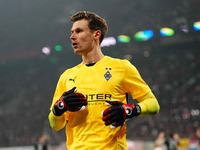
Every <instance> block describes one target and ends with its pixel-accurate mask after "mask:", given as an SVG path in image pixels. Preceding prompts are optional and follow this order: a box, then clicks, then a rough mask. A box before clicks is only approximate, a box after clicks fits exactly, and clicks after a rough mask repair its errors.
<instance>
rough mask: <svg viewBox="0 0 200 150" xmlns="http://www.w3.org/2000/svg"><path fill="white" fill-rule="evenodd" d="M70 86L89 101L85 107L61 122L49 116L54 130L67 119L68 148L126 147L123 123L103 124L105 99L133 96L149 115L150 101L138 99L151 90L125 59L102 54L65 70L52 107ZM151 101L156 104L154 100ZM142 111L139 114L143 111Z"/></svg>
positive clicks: (105, 149) (108, 149)
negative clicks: (100, 57) (90, 62)
mask: <svg viewBox="0 0 200 150" xmlns="http://www.w3.org/2000/svg"><path fill="white" fill-rule="evenodd" d="M106 79H107V80H106ZM73 87H77V89H78V91H77V92H80V93H84V94H85V95H86V97H87V100H88V105H87V106H86V109H85V110H81V111H78V112H67V113H65V114H64V115H63V116H64V117H61V121H58V120H56V119H55V117H53V116H51V117H49V118H50V120H51V122H52V121H53V122H54V123H51V124H53V126H54V129H59V128H60V127H62V126H65V124H66V120H68V123H67V125H66V134H67V147H68V149H69V150H75V149H78V150H90V149H95V150H124V149H126V126H125V125H124V126H123V127H122V128H120V127H118V128H115V129H110V126H105V125H104V122H103V121H102V115H101V112H102V111H103V110H105V109H106V108H108V107H109V106H106V105H105V101H106V100H118V101H121V102H122V103H127V102H126V93H129V94H130V95H132V97H133V98H134V99H137V98H140V101H141V103H143V104H142V106H141V107H142V109H143V108H144V110H145V111H146V110H147V108H148V113H149V114H152V113H151V107H148V105H149V104H150V103H149V102H147V103H145V101H146V100H143V99H142V98H141V97H143V96H145V95H147V93H151V90H150V88H149V87H148V85H147V84H146V83H145V82H144V81H143V80H142V78H141V76H140V75H139V73H138V71H137V69H136V68H135V67H134V66H133V65H132V64H131V63H130V62H129V61H127V60H120V59H114V58H111V57H108V56H105V57H104V58H103V59H101V60H100V61H99V62H97V63H96V64H95V65H94V66H90V67H87V66H86V65H84V64H83V63H81V64H79V65H77V66H76V67H74V68H71V69H68V70H66V71H65V72H64V73H63V74H62V75H61V76H60V79H59V81H58V84H57V87H56V91H55V95H54V98H53V102H52V106H51V110H52V107H53V105H54V103H55V102H56V101H57V100H58V99H59V98H60V96H61V95H62V94H63V92H65V91H66V90H69V89H71V88H73ZM148 101H149V100H148ZM154 101H155V102H154ZM154 101H153V102H154V103H155V105H157V100H156V99H155V100H154ZM143 105H144V106H143ZM151 105H154V104H151ZM145 111H143V110H142V113H144V114H145ZM153 111H154V112H155V110H153ZM145 115H147V114H145ZM56 126H58V127H56Z"/></svg>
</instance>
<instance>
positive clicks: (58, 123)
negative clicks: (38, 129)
mask: <svg viewBox="0 0 200 150" xmlns="http://www.w3.org/2000/svg"><path fill="white" fill-rule="evenodd" d="M49 123H50V125H51V127H52V128H53V129H54V130H56V131H58V130H60V129H62V128H64V127H65V125H66V120H65V117H64V115H61V116H55V115H54V114H53V112H52V111H51V112H50V113H49Z"/></svg>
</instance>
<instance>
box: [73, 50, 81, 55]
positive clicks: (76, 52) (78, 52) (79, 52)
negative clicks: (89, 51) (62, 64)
mask: <svg viewBox="0 0 200 150" xmlns="http://www.w3.org/2000/svg"><path fill="white" fill-rule="evenodd" d="M74 54H77V55H82V52H81V51H80V50H74Z"/></svg>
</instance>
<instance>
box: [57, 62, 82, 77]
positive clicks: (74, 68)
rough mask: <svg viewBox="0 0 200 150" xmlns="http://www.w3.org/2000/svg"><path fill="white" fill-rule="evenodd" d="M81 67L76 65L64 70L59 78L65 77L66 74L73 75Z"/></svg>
mask: <svg viewBox="0 0 200 150" xmlns="http://www.w3.org/2000/svg"><path fill="white" fill-rule="evenodd" d="M82 66H83V64H82V63H80V64H78V65H76V66H74V67H72V68H68V69H67V70H65V71H64V72H63V73H62V74H61V77H62V76H65V75H67V74H71V73H73V72H74V71H76V70H77V69H79V68H81V67H82Z"/></svg>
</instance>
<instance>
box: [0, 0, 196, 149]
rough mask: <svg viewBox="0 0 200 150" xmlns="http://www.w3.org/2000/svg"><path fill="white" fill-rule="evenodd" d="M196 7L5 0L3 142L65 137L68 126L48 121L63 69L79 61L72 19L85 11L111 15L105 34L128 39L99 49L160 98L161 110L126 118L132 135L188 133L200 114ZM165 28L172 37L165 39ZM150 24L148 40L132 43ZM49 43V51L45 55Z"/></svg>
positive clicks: (187, 2)
mask: <svg viewBox="0 0 200 150" xmlns="http://www.w3.org/2000/svg"><path fill="white" fill-rule="evenodd" d="M199 7H200V1H199V0H181V1H180V0H173V1H169V0H162V1H160V0H134V1H132V0H127V1H120V0H114V1H106V0H101V1H94V0H79V1H78V0H77V1H70V0H58V1H55V0H42V1H41V0H0V91H1V92H0V146H18V145H32V144H34V143H35V142H36V141H37V139H38V137H39V136H40V135H41V134H42V133H44V134H46V135H48V142H49V143H51V144H57V143H59V142H60V141H65V133H64V132H65V131H64V130H61V131H58V132H55V131H53V130H52V129H51V128H50V126H49V123H48V119H47V118H48V113H49V107H50V105H51V102H52V97H53V94H54V90H55V88H56V84H57V81H58V78H59V76H60V74H61V73H62V72H64V71H65V70H66V69H67V68H70V67H72V66H74V65H76V64H78V63H80V62H81V56H76V55H74V53H73V49H72V48H71V46H70V44H71V43H70V38H69V37H70V29H71V26H72V23H71V22H70V21H69V17H70V16H71V15H73V14H74V13H75V12H77V11H81V10H87V11H92V12H95V13H97V14H99V15H100V16H101V17H103V18H105V19H106V21H107V23H108V26H109V31H108V34H107V37H110V36H112V37H115V38H117V36H118V35H122V34H124V35H128V36H130V37H131V42H130V43H124V44H122V43H121V44H120V43H117V44H116V46H110V47H103V48H102V51H103V53H104V54H105V55H109V56H112V57H118V58H127V56H129V58H130V59H129V60H130V61H131V62H132V63H133V64H134V65H135V66H136V67H137V69H138V70H139V72H140V74H141V76H142V77H143V79H144V80H145V81H146V82H147V84H149V86H150V87H151V89H152V91H153V92H154V94H155V95H156V97H157V99H158V101H159V103H160V106H161V109H160V112H159V114H157V115H155V116H150V117H142V118H140V117H138V118H134V119H132V120H130V121H128V122H127V126H128V130H127V138H128V139H131V140H144V141H145V140H155V138H156V137H157V135H158V134H159V132H161V131H163V130H164V131H166V132H167V131H170V130H175V131H176V132H178V133H179V134H180V136H181V137H182V138H190V137H191V136H192V135H193V133H194V131H195V128H196V127H198V126H199V118H200V115H199V106H200V103H199V99H200V82H199V81H200V71H199V63H200V60H199V59H200V53H199V50H200V31H194V29H193V23H194V22H195V21H200V11H199ZM162 27H170V28H173V29H174V30H175V35H174V36H172V37H161V36H160V34H159V29H160V28H162ZM148 29H151V30H153V31H154V37H153V38H152V39H151V40H149V41H145V42H137V41H135V40H134V38H133V37H134V34H135V33H136V32H137V31H141V30H148ZM183 29H186V31H185V32H184V31H183ZM55 45H61V46H62V47H63V50H62V51H55V50H54V47H55ZM46 46H47V47H50V48H51V53H50V54H49V55H45V54H44V53H42V48H43V47H46Z"/></svg>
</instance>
